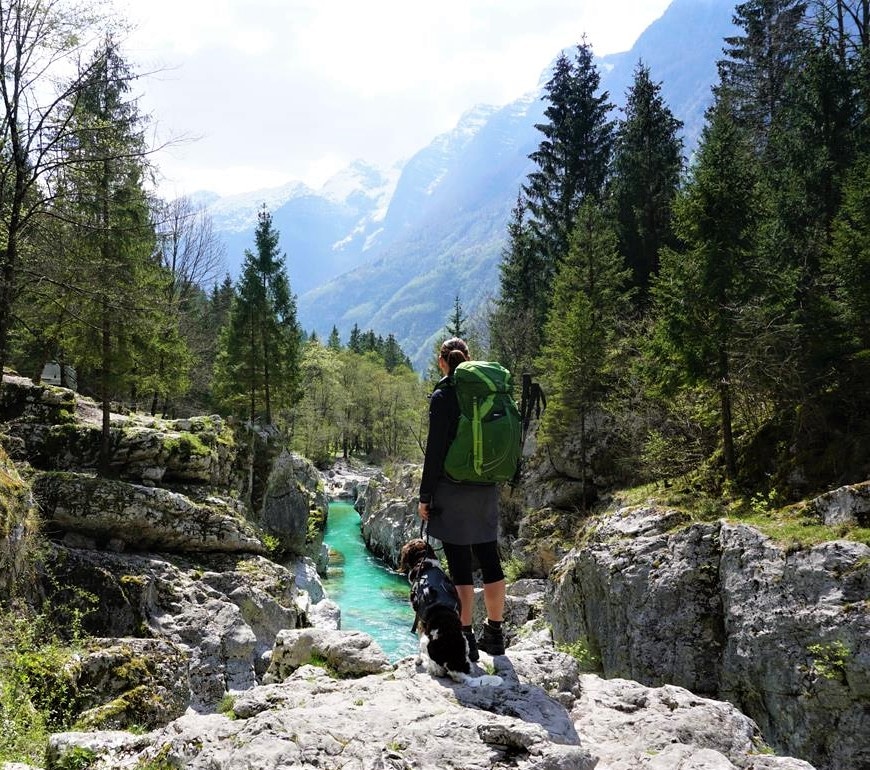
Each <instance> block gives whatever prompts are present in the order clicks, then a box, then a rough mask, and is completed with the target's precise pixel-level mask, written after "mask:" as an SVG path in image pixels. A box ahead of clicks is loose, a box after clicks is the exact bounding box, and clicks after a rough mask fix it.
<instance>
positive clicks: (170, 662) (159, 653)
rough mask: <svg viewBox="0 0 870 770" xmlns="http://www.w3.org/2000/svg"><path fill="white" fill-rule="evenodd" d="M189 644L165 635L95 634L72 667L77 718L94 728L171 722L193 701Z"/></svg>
mask: <svg viewBox="0 0 870 770" xmlns="http://www.w3.org/2000/svg"><path fill="white" fill-rule="evenodd" d="M189 658H190V650H189V649H188V648H187V647H186V646H185V645H180V644H173V643H172V642H167V641H165V640H160V639H137V638H126V639H89V640H88V641H87V645H86V648H85V649H84V650H83V651H82V652H81V653H77V654H76V655H75V658H74V660H72V661H70V663H69V664H68V665H67V666H66V671H67V674H68V676H69V678H70V682H69V686H70V689H71V690H72V691H73V692H72V693H71V697H72V698H73V699H74V700H75V702H76V703H77V705H78V707H79V709H80V710H81V711H80V713H79V716H78V718H77V720H76V723H77V725H78V726H79V727H81V728H84V729H89V730H94V729H129V728H131V727H137V728H142V727H146V728H149V729H153V728H155V727H158V726H161V725H165V724H168V723H169V722H171V721H172V720H173V719H177V718H178V717H180V716H181V715H182V714H183V713H184V712H185V711H186V710H187V706H188V703H189V701H190V683H189V681H188V675H187V671H188V661H189Z"/></svg>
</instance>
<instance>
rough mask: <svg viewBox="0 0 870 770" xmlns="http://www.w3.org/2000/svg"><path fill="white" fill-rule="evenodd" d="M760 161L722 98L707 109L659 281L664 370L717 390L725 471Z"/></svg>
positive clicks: (731, 458) (729, 464)
mask: <svg viewBox="0 0 870 770" xmlns="http://www.w3.org/2000/svg"><path fill="white" fill-rule="evenodd" d="M757 189H758V188H757V177H756V164H755V161H754V159H753V157H752V151H751V149H750V145H749V143H748V141H747V139H746V137H745V134H744V133H743V132H742V131H741V130H740V129H739V128H738V127H737V125H736V124H735V121H734V119H733V117H732V113H731V111H730V107H729V105H728V104H727V103H726V102H724V101H722V100H721V98H720V99H719V100H717V101H716V103H715V104H714V106H713V107H712V108H711V110H710V111H709V112H708V122H707V125H706V126H705V127H704V130H703V133H702V136H701V142H700V145H699V148H698V155H697V161H696V164H695V166H694V168H693V169H692V171H691V175H690V178H689V181H688V183H687V185H686V187H685V189H684V190H683V191H682V192H681V194H680V195H679V196H678V198H677V201H676V205H675V230H676V233H677V235H678V236H679V239H680V241H681V242H682V244H683V245H682V246H681V247H680V248H678V249H665V250H664V251H663V252H662V265H661V272H660V275H659V279H658V280H657V281H656V282H655V283H654V285H653V300H654V314H655V319H656V333H655V340H654V344H655V346H656V349H657V354H658V364H659V367H660V370H661V371H662V372H667V371H670V372H672V373H673V374H674V375H675V377H676V378H677V379H681V380H683V381H684V382H686V383H688V384H691V385H694V384H698V383H701V384H704V385H706V386H707V387H710V388H712V389H714V390H715V392H716V393H717V394H718V398H719V423H720V426H721V441H722V452H723V458H724V471H725V476H726V478H727V479H730V480H734V479H735V478H736V475H737V462H736V456H735V450H734V439H733V417H732V402H733V393H732V376H733V361H734V356H735V349H736V347H737V346H738V344H739V340H740V337H741V334H743V333H744V329H743V328H742V327H741V322H742V315H741V314H742V312H743V311H744V308H746V307H747V306H749V305H750V303H751V300H752V298H753V294H752V292H753V290H754V287H755V274H756V267H755V265H753V260H754V254H755V252H754V237H755V235H756V229H755V228H756V224H757V217H758V213H759V208H760V207H759V202H758V192H757Z"/></svg>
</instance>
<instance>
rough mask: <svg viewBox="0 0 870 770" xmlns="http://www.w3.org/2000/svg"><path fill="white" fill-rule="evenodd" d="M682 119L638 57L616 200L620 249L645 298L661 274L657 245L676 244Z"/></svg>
mask: <svg viewBox="0 0 870 770" xmlns="http://www.w3.org/2000/svg"><path fill="white" fill-rule="evenodd" d="M682 126H683V124H682V122H681V121H679V120H677V119H676V118H675V117H674V115H673V113H672V112H671V111H670V109H668V107H667V105H666V104H665V103H664V100H663V99H662V96H661V83H653V81H652V79H651V78H650V71H649V67H646V66H645V65H644V64H643V63H641V62H639V63H638V65H637V67H636V68H635V71H634V82H633V83H632V86H631V88H630V89H629V92H628V94H627V97H626V105H625V117H624V119H623V120H622V122H621V123H620V125H619V128H618V130H617V138H616V149H615V152H614V162H613V188H612V195H613V205H614V208H615V211H616V220H617V227H618V230H617V232H618V235H619V247H620V251H621V253H622V255H623V258H624V259H625V262H626V264H627V265H628V266H629V267H630V268H631V270H632V273H633V276H634V278H633V283H634V285H635V286H637V287H638V288H639V291H638V293H637V297H638V299H639V300H640V301H641V302H644V301H645V299H646V297H647V293H648V291H649V284H650V279H651V278H652V276H654V275H656V274H657V273H658V266H659V263H658V253H659V249H660V248H661V247H662V246H664V245H666V244H672V241H673V234H672V229H671V207H672V204H673V200H674V196H675V195H676V193H677V189H678V186H679V181H680V174H681V172H682V167H683V157H682V152H683V142H682V139H680V137H679V136H678V134H679V131H680V130H681V129H682Z"/></svg>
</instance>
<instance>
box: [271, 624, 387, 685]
mask: <svg viewBox="0 0 870 770" xmlns="http://www.w3.org/2000/svg"><path fill="white" fill-rule="evenodd" d="M310 663H315V664H317V665H322V666H324V667H325V668H326V669H327V670H328V671H330V672H332V673H334V674H335V676H339V677H359V676H365V675H367V674H377V673H380V672H382V671H389V670H391V669H392V665H391V664H390V659H389V658H388V657H387V656H386V655H385V654H384V651H383V650H382V649H381V648H380V646H379V645H378V644H377V642H375V640H374V639H372V637H371V636H369V635H368V634H366V633H363V632H362V631H338V630H331V629H325V628H302V629H295V630H286V631H281V632H280V633H279V634H278V636H277V637H276V638H275V647H274V649H273V650H272V659H271V662H270V663H269V670H268V671H267V672H266V676H265V678H264V680H263V681H264V682H265V683H266V684H268V683H270V682H282V681H284V680H285V679H286V678H287V677H288V676H290V674H292V673H293V672H294V671H296V669H298V668H300V667H301V666H304V665H307V664H310Z"/></svg>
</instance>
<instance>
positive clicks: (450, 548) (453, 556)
mask: <svg viewBox="0 0 870 770" xmlns="http://www.w3.org/2000/svg"><path fill="white" fill-rule="evenodd" d="M441 545H443V546H444V556H446V557H447V568H448V569H449V570H450V577H451V578H452V580H453V582H454V583H455V584H456V585H458V586H470V585H474V578H473V577H472V573H473V571H474V569H473V565H472V558H471V557H472V553H473V554H474V556H476V557H477V561H478V562H479V563H480V569H481V571H482V572H483V582H484V583H497V582H498V581H499V580H503V579H504V572H502V569H501V560H500V559H499V557H498V544H497V543H496V541H495V540H491V541H490V542H488V543H475V544H474V545H453V544H452V543H441Z"/></svg>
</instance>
